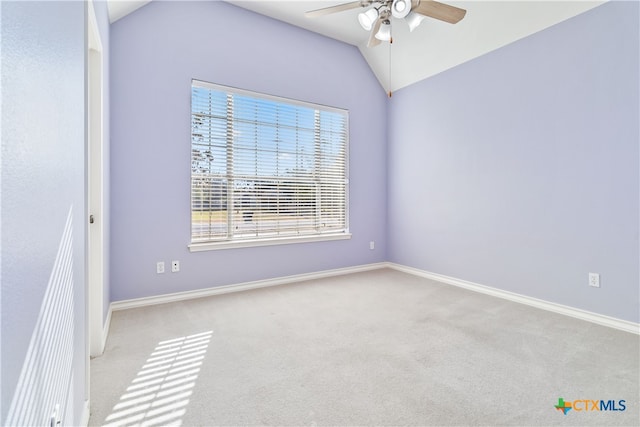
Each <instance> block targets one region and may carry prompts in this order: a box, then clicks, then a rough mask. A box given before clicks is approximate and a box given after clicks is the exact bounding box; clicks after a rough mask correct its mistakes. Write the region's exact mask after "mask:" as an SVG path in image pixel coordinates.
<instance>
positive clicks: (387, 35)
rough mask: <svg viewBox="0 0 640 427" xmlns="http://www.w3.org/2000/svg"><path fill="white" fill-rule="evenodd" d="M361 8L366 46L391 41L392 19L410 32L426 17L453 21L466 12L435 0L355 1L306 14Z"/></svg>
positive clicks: (453, 22)
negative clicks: (398, 21)
mask: <svg viewBox="0 0 640 427" xmlns="http://www.w3.org/2000/svg"><path fill="white" fill-rule="evenodd" d="M357 7H364V8H367V7H369V9H367V10H366V11H364V12H362V13H360V14H358V22H360V25H361V26H362V28H364V29H365V30H366V31H370V33H369V41H368V43H367V47H374V46H377V45H379V44H380V43H381V42H383V41H388V42H393V40H392V38H391V18H392V17H393V18H396V19H404V20H405V21H406V22H407V24H408V25H409V30H410V31H413V30H414V29H415V28H416V27H417V26H418V25H420V22H422V20H423V19H424V18H425V17H427V16H428V17H430V18H435V19H439V20H440V21H444V22H448V23H450V24H455V23H457V22H459V21H460V20H461V19H462V18H464V15H465V14H466V13H467V11H466V10H464V9H460V8H459V7H455V6H450V5H448V4H444V3H440V2H437V1H434V0H358V1H352V2H349V3H343V4H339V5H336V6H330V7H325V8H322V9H316V10H311V11H309V12H306V13H305V16H306V17H308V18H315V17H318V16H324V15H328V14H330V13H335V12H343V11H345V10H350V9H355V8H357Z"/></svg>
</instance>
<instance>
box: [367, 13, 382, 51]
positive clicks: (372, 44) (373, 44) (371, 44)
mask: <svg viewBox="0 0 640 427" xmlns="http://www.w3.org/2000/svg"><path fill="white" fill-rule="evenodd" d="M380 25H382V18H378V19H376V22H375V23H374V24H373V28H371V33H369V41H368V42H367V47H376V46H378V45H379V44H380V43H382V42H381V41H380V40H379V39H377V38H376V34H377V33H378V30H379V29H380Z"/></svg>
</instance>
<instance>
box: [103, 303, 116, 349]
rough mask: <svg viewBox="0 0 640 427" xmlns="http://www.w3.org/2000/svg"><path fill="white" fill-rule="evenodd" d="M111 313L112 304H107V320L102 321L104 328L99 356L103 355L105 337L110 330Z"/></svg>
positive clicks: (105, 344)
mask: <svg viewBox="0 0 640 427" xmlns="http://www.w3.org/2000/svg"><path fill="white" fill-rule="evenodd" d="M112 313H113V303H111V304H109V311H107V318H106V319H105V321H104V328H103V330H102V347H101V349H100V354H102V353H104V349H105V347H106V346H107V337H108V336H109V329H110V328H111V314H112Z"/></svg>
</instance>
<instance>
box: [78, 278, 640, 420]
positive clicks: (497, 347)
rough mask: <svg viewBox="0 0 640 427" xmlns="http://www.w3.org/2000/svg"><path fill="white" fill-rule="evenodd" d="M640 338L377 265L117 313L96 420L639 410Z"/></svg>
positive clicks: (511, 415) (543, 415)
mask: <svg viewBox="0 0 640 427" xmlns="http://www.w3.org/2000/svg"><path fill="white" fill-rule="evenodd" d="M639 345H640V344H639V337H638V336H637V335H633V334H629V333H626V332H621V331H617V330H614V329H609V328H605V327H601V326H597V325H594V324H591V323H587V322H583V321H580V320H575V319H572V318H568V317H565V316H561V315H557V314H553V313H549V312H546V311H542V310H538V309H534V308H531V307H527V306H524V305H520V304H516V303H512V302H509V301H505V300H502V299H497V298H493V297H489V296H485V295H482V294H478V293H474V292H470V291H466V290H462V289H459V288H455V287H452V286H449V285H443V284H439V283H437V282H433V281H429V280H426V279H422V278H418V277H414V276H411V275H408V274H405V273H401V272H397V271H394V270H387V269H385V270H377V271H371V272H366V273H358V274H351V275H346V276H341V277H336V278H329V279H321V280H314V281H308V282H302V283H298V284H291V285H284V286H277V287H272V288H264V289H258V290H252V291H247V292H239V293H234V294H226V295H220V296H215V297H210V298H202V299H198V300H191V301H186V302H178V303H171V304H164V305H158V306H153V307H147V308H140V309H131V310H126V311H119V312H115V313H113V318H112V322H111V333H110V335H109V339H108V341H107V348H106V351H105V353H104V355H103V356H101V357H99V358H96V359H94V360H92V363H91V419H90V425H183V426H209V425H211V426H213V425H291V426H293V425H334V426H345V425H514V426H515V425H518V426H520V425H640V417H639V411H640V407H639V404H638V402H639V399H640V396H639V395H640V392H639V364H640V346H639ZM559 398H563V399H564V401H565V402H575V401H576V400H580V401H582V400H588V401H591V400H593V401H597V400H604V401H609V400H615V403H616V408H620V405H619V401H620V400H624V401H625V402H624V405H625V407H626V410H625V411H611V410H608V411H603V410H600V411H596V410H579V409H582V408H583V407H584V408H585V409H591V408H592V405H594V403H591V402H587V403H584V402H582V403H581V402H577V404H576V407H575V408H574V409H572V410H569V411H568V412H567V414H566V415H564V414H563V412H562V411H559V410H557V409H556V408H555V407H554V405H557V404H558V399H559ZM590 405H591V406H590ZM607 405H608V408H611V406H610V403H607Z"/></svg>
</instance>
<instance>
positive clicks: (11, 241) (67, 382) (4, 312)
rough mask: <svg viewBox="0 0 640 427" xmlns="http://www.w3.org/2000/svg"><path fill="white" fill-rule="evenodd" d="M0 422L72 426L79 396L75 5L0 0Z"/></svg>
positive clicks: (81, 278) (80, 170)
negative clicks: (56, 419) (57, 420)
mask: <svg viewBox="0 0 640 427" xmlns="http://www.w3.org/2000/svg"><path fill="white" fill-rule="evenodd" d="M0 8H1V15H2V20H1V23H2V25H1V26H0V28H1V31H2V36H1V40H2V49H1V50H2V54H1V61H2V78H1V85H2V156H1V157H2V162H1V170H2V174H1V183H2V190H1V192H0V193H1V205H2V225H1V227H2V233H1V235H2V240H1V243H2V252H1V265H2V267H1V268H2V286H1V289H2V307H1V324H2V363H1V371H2V388H1V394H2V399H1V405H2V410H1V414H0V424H2V425H48V423H49V416H50V415H51V413H52V411H53V409H54V407H55V405H56V404H59V405H60V409H61V416H62V417H61V418H62V423H63V424H64V425H80V423H81V414H82V409H83V401H84V399H85V366H86V363H87V359H86V341H85V335H86V334H85V332H86V328H85V324H86V321H85V312H84V309H85V292H84V290H85V268H84V265H85V251H84V241H85V224H86V216H85V215H86V214H85V210H86V201H85V197H84V182H85V180H84V164H85V161H84V99H85V98H84V58H85V42H84V40H85V28H84V22H85V5H84V4H83V3H82V2H0Z"/></svg>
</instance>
